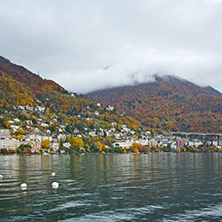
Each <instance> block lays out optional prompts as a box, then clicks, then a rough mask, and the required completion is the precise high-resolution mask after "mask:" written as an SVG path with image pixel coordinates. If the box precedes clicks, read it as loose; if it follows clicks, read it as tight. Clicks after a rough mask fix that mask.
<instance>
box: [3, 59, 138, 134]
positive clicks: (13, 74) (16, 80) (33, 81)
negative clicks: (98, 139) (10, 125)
mask: <svg viewBox="0 0 222 222" xmlns="http://www.w3.org/2000/svg"><path fill="white" fill-rule="evenodd" d="M17 105H22V106H30V107H35V106H43V107H44V108H45V113H44V114H45V115H46V116H48V118H49V119H51V118H53V116H57V117H58V121H59V122H60V123H62V124H69V125H70V128H71V129H72V130H74V129H75V128H81V129H83V128H84V127H85V128H88V127H89V126H91V128H93V127H95V128H100V127H102V128H105V127H107V128H108V127H110V126H111V123H112V122H117V123H118V124H119V125H122V124H124V125H127V126H130V127H131V128H133V129H136V130H138V129H139V128H140V127H141V124H140V122H139V121H136V120H135V119H133V118H132V117H129V116H122V115H121V114H120V113H119V112H118V111H116V110H113V111H109V112H107V110H106V107H102V106H101V107H99V106H97V105H96V104H95V103H94V102H93V101H91V100H89V99H86V98H84V97H83V96H82V95H77V94H76V95H75V96H71V95H69V94H68V92H67V91H66V90H65V89H64V88H63V87H61V86H60V85H59V84H57V83H55V82H54V81H52V80H45V79H42V78H41V77H40V76H38V75H36V74H34V73H32V72H30V71H29V70H27V69H25V68H24V67H22V66H18V65H16V64H13V63H11V62H10V61H9V60H8V59H5V58H3V57H0V107H1V110H0V113H3V114H4V116H5V118H9V119H10V118H12V116H11V117H10V115H9V116H6V115H5V113H13V112H14V110H15V109H16V106H17ZM9 110H10V112H8V111H9ZM33 110H34V109H33ZM96 111H97V112H98V113H99V115H98V117H96V118H92V117H93V116H94V112H96ZM32 114H34V115H38V113H36V112H34V111H33V113H32ZM89 119H90V121H89ZM91 119H92V120H91Z"/></svg>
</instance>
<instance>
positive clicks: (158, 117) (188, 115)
mask: <svg viewBox="0 0 222 222" xmlns="http://www.w3.org/2000/svg"><path fill="white" fill-rule="evenodd" d="M86 96H87V97H88V98H90V99H92V100H93V101H95V102H101V103H103V104H104V105H108V104H109V105H114V106H115V107H116V108H117V109H118V110H121V111H126V113H127V115H130V116H133V117H134V118H136V119H138V120H140V121H141V122H142V123H143V124H145V125H147V126H149V127H151V128H162V129H164V130H167V131H187V132H222V94H221V93H219V92H218V91H216V90H214V89H213V88H211V87H206V88H202V87H200V86H197V85H195V84H193V83H191V82H189V81H186V80H184V79H180V78H176V77H173V76H167V77H159V76H156V77H155V81H154V82H148V83H142V84H137V85H133V86H124V87H116V88H112V89H107V90H99V91H96V92H92V93H89V94H87V95H86Z"/></svg>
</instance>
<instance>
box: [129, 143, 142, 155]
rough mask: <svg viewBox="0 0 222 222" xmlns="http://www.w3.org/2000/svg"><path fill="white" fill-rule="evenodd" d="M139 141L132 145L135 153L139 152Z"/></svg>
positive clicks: (132, 150) (131, 148)
mask: <svg viewBox="0 0 222 222" xmlns="http://www.w3.org/2000/svg"><path fill="white" fill-rule="evenodd" d="M139 145H140V144H139V143H136V142H135V143H133V144H132V146H131V147H130V151H131V152H134V153H138V152H139Z"/></svg>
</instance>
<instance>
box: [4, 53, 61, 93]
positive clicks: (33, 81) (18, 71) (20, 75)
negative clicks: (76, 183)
mask: <svg viewBox="0 0 222 222" xmlns="http://www.w3.org/2000/svg"><path fill="white" fill-rule="evenodd" d="M0 73H5V74H7V76H10V77H11V78H13V79H15V80H17V81H18V82H20V83H22V84H24V85H27V86H31V88H32V91H33V92H34V93H37V92H40V93H41V92H42V91H46V90H59V91H63V90H64V88H63V87H61V86H60V85H59V84H57V83H55V82H54V81H52V80H46V79H42V78H41V77H40V76H38V75H36V74H34V73H32V72H30V71H29V70H27V69H25V68H24V67H23V66H18V65H16V64H13V63H11V62H10V61H9V60H8V59H5V58H4V57H2V56H0Z"/></svg>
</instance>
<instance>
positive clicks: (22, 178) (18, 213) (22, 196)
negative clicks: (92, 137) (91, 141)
mask: <svg viewBox="0 0 222 222" xmlns="http://www.w3.org/2000/svg"><path fill="white" fill-rule="evenodd" d="M52 172H55V173H56V176H54V177H53V176H52V175H51V173H52ZM0 174H2V175H3V178H2V179H0V221H67V222H69V221H142V220H144V221H222V188H221V185H222V154H220V153H209V154H204V153H202V154H197V153H195V154H191V153H180V154H173V153H170V154H166V153H157V154H143V155H138V154H108V155H62V156H58V155H49V156H0ZM54 181H56V182H58V183H59V188H58V189H56V190H55V189H52V185H51V184H52V182H54ZM23 182H25V183H27V185H28V189H27V190H26V191H21V190H20V185H21V183H23Z"/></svg>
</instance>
